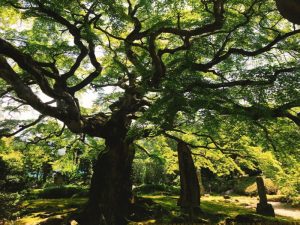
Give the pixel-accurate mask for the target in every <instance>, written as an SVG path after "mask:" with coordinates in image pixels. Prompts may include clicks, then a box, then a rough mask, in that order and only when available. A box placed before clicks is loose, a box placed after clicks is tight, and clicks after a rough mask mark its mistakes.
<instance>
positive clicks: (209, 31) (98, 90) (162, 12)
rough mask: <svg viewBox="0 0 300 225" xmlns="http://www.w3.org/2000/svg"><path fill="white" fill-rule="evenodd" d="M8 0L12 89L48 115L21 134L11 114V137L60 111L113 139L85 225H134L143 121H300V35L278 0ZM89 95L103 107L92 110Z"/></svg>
mask: <svg viewBox="0 0 300 225" xmlns="http://www.w3.org/2000/svg"><path fill="white" fill-rule="evenodd" d="M0 4H1V12H0V13H1V20H0V28H1V31H0V35H1V36H0V78H1V80H0V89H1V93H0V96H1V98H3V99H4V100H3V102H5V101H7V99H9V100H10V101H14V102H15V103H16V104H20V106H16V108H20V109H21V108H22V107H23V106H30V107H31V108H32V109H34V110H36V111H37V112H38V113H39V114H40V116H38V118H37V120H35V121H31V122H29V123H27V124H23V125H20V126H19V127H17V128H15V129H12V130H11V131H9V128H10V127H11V125H12V124H13V123H12V122H15V121H10V122H9V121H8V120H5V121H4V123H3V124H2V126H1V134H0V135H1V136H11V135H14V134H17V133H19V132H22V131H23V130H25V129H26V128H28V127H30V126H34V125H36V124H37V123H39V122H40V121H41V120H43V119H44V118H45V117H52V118H55V119H57V120H60V121H61V122H63V123H64V124H65V126H66V127H68V129H69V130H70V131H72V132H73V133H76V134H83V135H89V136H92V137H101V138H103V139H104V140H105V144H106V149H105V150H104V151H102V152H101V153H100V154H99V157H98V161H97V165H96V166H95V170H94V174H93V178H92V182H91V189H90V199H89V202H88V206H87V208H86V211H85V213H84V215H83V218H84V219H83V220H82V224H88V225H94V224H95V225H96V224H118V225H119V224H126V216H127V214H128V206H129V199H130V197H131V181H130V173H131V164H132V160H133V157H134V148H133V142H134V141H135V139H137V138H140V137H141V136H147V132H144V133H143V132H134V128H138V130H142V129H143V127H146V126H147V123H148V121H149V120H151V121H152V122H153V123H156V124H158V125H159V126H160V127H161V128H162V129H164V130H168V129H170V128H172V127H174V124H173V123H174V121H175V118H176V117H177V116H178V112H180V111H185V112H188V113H190V114H194V113H198V114H199V116H201V115H203V114H205V113H210V114H211V115H214V114H222V115H230V116H231V115H238V116H239V117H240V118H241V119H243V118H251V119H253V120H260V119H262V118H270V119H276V118H279V117H284V118H288V119H290V120H292V121H293V122H294V123H295V124H297V125H298V126H299V125H300V117H299V108H297V107H299V106H300V98H299V94H300V93H299V82H300V76H299V65H298V59H299V52H300V49H299V33H300V30H299V29H297V28H295V26H293V24H291V23H289V22H287V21H286V20H284V19H283V18H282V17H281V16H280V14H279V13H278V12H277V10H275V4H274V2H273V1H271V0H270V1H269V0H246V1H245V0H243V1H242V0H233V1H226V0H212V1H205V0H202V1H199V0H197V1H196V0H189V1H184V0H158V1H157V0H155V1H154V0H149V1H144V0H114V1H98V0H71V1H66V0H51V1H50V0H46V1H45V0H43V1H42V0H4V1H1V3H0ZM113 88H114V89H113ZM112 90H114V93H112ZM83 92H88V94H91V93H92V92H93V93H95V94H98V99H97V102H96V103H97V106H96V107H93V108H91V109H85V108H84V107H82V105H83V103H84V102H83V100H82V99H80V97H79V95H80V93H83ZM42 93H43V94H44V95H46V96H47V97H48V98H49V99H50V100H49V101H46V100H44V98H43V97H42V96H43V95H42ZM84 101H86V100H84ZM7 110H11V105H10V106H8V107H7ZM4 126H6V127H4ZM2 127H4V128H2ZM6 128H7V129H6Z"/></svg>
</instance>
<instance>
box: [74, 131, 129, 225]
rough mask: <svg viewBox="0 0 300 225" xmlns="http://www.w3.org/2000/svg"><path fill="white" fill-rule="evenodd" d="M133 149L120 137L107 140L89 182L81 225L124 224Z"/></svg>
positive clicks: (127, 209)
mask: <svg viewBox="0 0 300 225" xmlns="http://www.w3.org/2000/svg"><path fill="white" fill-rule="evenodd" d="M133 157H134V148H133V147H132V144H131V143H128V142H126V141H125V140H124V139H121V138H119V137H112V138H109V139H106V149H105V151H104V152H101V153H100V155H99V156H98V160H97V163H96V166H95V168H94V174H93V177H92V181H91V188H90V196H89V201H88V204H87V207H86V209H85V211H84V213H83V215H82V217H81V219H80V221H79V223H80V224H81V225H100V224H101V225H102V224H105V225H122V224H127V219H126V217H127V215H128V213H129V208H130V199H131V197H132V196H131V194H132V192H131V186H132V183H131V166H132V160H133Z"/></svg>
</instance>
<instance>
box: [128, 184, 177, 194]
mask: <svg viewBox="0 0 300 225" xmlns="http://www.w3.org/2000/svg"><path fill="white" fill-rule="evenodd" d="M133 192H134V193H135V194H137V195H143V194H154V193H157V192H159V193H163V194H165V195H179V194H180V188H179V187H174V186H171V185H164V184H143V185H141V186H138V187H135V188H134V189H133Z"/></svg>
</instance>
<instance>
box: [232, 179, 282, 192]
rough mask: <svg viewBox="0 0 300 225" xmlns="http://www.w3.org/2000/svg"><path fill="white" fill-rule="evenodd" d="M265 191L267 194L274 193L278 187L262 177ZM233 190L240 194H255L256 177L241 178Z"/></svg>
mask: <svg viewBox="0 0 300 225" xmlns="http://www.w3.org/2000/svg"><path fill="white" fill-rule="evenodd" d="M264 184H265V187H266V192H267V194H269V195H274V194H276V193H277V192H278V187H277V186H276V185H275V184H274V182H273V181H272V180H271V179H269V178H264ZM234 190H235V192H236V193H238V194H242V195H251V196H253V195H257V186H256V177H244V178H241V179H240V180H239V181H238V183H237V184H236V185H235V187H234Z"/></svg>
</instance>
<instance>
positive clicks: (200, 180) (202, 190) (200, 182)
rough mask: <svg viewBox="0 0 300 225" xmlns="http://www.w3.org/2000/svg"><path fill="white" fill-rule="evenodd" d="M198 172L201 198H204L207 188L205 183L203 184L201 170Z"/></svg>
mask: <svg viewBox="0 0 300 225" xmlns="http://www.w3.org/2000/svg"><path fill="white" fill-rule="evenodd" d="M196 172H197V178H198V181H199V188H200V196H202V195H204V193H205V188H204V186H203V182H202V174H201V168H199V169H197V171H196Z"/></svg>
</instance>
